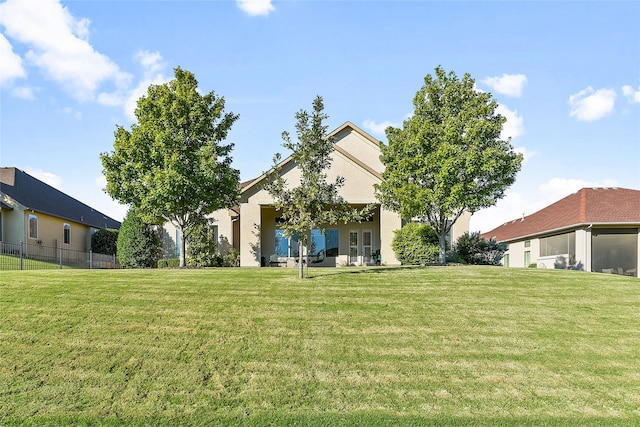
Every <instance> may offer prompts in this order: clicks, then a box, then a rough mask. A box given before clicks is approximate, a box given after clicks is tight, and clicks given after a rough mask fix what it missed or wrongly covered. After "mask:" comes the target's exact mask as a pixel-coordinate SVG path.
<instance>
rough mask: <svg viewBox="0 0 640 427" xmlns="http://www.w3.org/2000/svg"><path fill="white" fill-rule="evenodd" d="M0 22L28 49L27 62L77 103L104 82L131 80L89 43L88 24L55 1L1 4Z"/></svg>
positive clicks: (87, 98)
mask: <svg viewBox="0 0 640 427" xmlns="http://www.w3.org/2000/svg"><path fill="white" fill-rule="evenodd" d="M0 23H1V24H2V25H3V26H4V27H5V33H6V34H7V35H8V36H9V37H10V38H12V39H14V40H16V41H18V42H20V43H23V44H25V45H26V46H27V47H28V48H29V51H28V52H27V53H26V55H25V57H26V59H27V61H28V62H29V63H31V64H33V65H35V66H37V67H39V68H41V69H42V70H43V72H44V73H45V75H46V76H47V77H48V78H50V79H51V80H53V81H56V82H58V83H60V84H61V85H62V86H63V87H64V88H65V89H66V90H67V91H69V93H70V94H71V95H72V96H74V97H75V98H77V99H78V100H81V101H86V100H90V99H93V98H94V94H95V91H96V90H97V89H98V87H99V86H100V85H101V84H103V83H105V82H113V83H114V84H116V85H117V86H122V85H125V84H126V83H127V82H128V81H129V79H130V77H131V76H130V75H128V74H127V73H124V72H122V71H121V70H120V69H119V67H118V66H117V65H116V64H115V63H114V62H113V61H111V60H110V59H109V58H108V57H107V56H106V55H103V54H101V53H99V52H97V51H96V50H95V49H94V48H93V47H92V46H91V45H90V44H89V42H88V36H89V24H90V21H89V20H88V19H86V18H80V19H77V18H75V17H74V16H72V15H71V13H70V12H69V11H68V10H67V8H66V7H63V6H62V5H61V4H60V3H59V1H57V0H41V1H38V2H31V1H23V0H7V1H6V2H5V3H3V4H1V5H0Z"/></svg>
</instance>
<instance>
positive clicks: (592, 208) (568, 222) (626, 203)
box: [482, 188, 640, 242]
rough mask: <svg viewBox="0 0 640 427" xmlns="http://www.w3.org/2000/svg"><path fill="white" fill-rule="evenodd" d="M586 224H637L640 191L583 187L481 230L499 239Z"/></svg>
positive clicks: (503, 239)
mask: <svg viewBox="0 0 640 427" xmlns="http://www.w3.org/2000/svg"><path fill="white" fill-rule="evenodd" d="M589 224H634V225H637V226H638V227H640V191H638V190H630V189H627V188H583V189H581V190H579V191H578V192H576V193H574V194H571V195H569V196H567V197H565V198H564V199H561V200H559V201H557V202H555V203H553V204H551V205H549V206H547V207H546V208H544V209H542V210H540V211H538V212H536V213H534V214H531V215H529V216H525V217H523V218H519V219H516V220H513V221H510V222H507V223H505V224H503V225H501V226H500V227H497V228H494V229H493V230H491V231H489V232H486V233H483V234H482V237H484V238H486V239H489V238H495V239H496V240H497V241H499V242H504V241H513V240H518V239H519V238H521V237H525V236H532V235H536V234H543V233H546V232H551V231H554V230H561V229H566V228H572V227H579V226H581V225H586V226H588V225H589Z"/></svg>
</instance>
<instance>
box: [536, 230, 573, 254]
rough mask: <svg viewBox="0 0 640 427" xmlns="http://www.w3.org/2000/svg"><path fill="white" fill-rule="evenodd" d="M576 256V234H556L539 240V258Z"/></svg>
mask: <svg viewBox="0 0 640 427" xmlns="http://www.w3.org/2000/svg"><path fill="white" fill-rule="evenodd" d="M575 254H576V233H575V232H571V233H567V234H558V235H557V236H549V237H543V238H542V239H540V256H552V255H569V256H571V255H573V256H575Z"/></svg>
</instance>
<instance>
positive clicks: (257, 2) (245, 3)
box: [236, 0, 275, 16]
mask: <svg viewBox="0 0 640 427" xmlns="http://www.w3.org/2000/svg"><path fill="white" fill-rule="evenodd" d="M236 4H237V5H238V7H239V8H240V9H242V10H243V11H244V12H246V13H247V14H248V15H251V16H258V15H264V16H266V15H268V14H269V13H271V12H273V11H274V10H275V8H274V7H273V5H272V4H271V0H236Z"/></svg>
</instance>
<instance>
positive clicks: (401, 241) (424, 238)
mask: <svg viewBox="0 0 640 427" xmlns="http://www.w3.org/2000/svg"><path fill="white" fill-rule="evenodd" d="M394 233H395V236H394V238H393V241H392V242H391V247H392V248H393V251H394V252H395V254H396V258H397V259H398V261H400V262H401V263H402V264H403V265H424V264H428V263H431V262H436V261H437V260H438V253H439V252H438V251H439V249H438V236H437V235H436V233H435V232H434V231H433V229H432V228H431V227H430V226H428V225H426V224H418V223H414V222H411V223H408V224H406V225H405V226H403V227H402V228H401V229H400V230H395V231H394Z"/></svg>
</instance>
